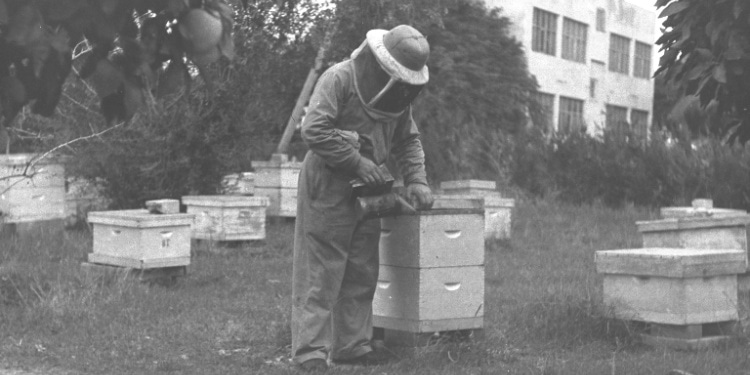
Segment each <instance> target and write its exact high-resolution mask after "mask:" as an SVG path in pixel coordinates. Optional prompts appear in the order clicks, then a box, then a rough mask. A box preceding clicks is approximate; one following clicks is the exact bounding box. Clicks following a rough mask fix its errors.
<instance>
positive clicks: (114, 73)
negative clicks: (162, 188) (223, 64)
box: [0, 0, 234, 125]
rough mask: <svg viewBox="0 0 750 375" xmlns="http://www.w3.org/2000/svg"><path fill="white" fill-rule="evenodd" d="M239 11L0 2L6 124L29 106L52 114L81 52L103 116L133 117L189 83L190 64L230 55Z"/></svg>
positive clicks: (0, 87)
mask: <svg viewBox="0 0 750 375" xmlns="http://www.w3.org/2000/svg"><path fill="white" fill-rule="evenodd" d="M233 14H234V10H233V8H232V7H230V6H229V5H227V4H226V3H225V2H224V1H223V0H0V113H1V114H2V115H1V116H2V118H3V119H4V121H3V124H4V125H7V124H8V123H10V121H12V120H13V119H14V118H15V116H16V115H17V114H18V112H19V111H20V110H21V109H22V108H23V107H24V106H26V105H27V104H31V109H32V112H33V113H37V114H41V115H44V116H51V115H52V114H53V113H54V111H55V108H56V107H57V104H58V102H59V99H60V95H61V93H62V86H63V83H64V82H65V80H66V78H67V77H68V75H69V73H70V71H71V69H72V67H73V64H72V55H73V53H82V51H81V50H82V49H83V50H85V51H88V52H87V57H86V60H85V62H84V63H83V64H82V66H80V71H79V72H78V73H79V75H80V77H81V78H84V79H88V80H89V81H90V84H91V85H92V86H93V87H94V88H95V90H96V91H97V94H98V95H99V97H100V99H101V101H100V111H101V113H102V114H103V115H104V117H105V118H106V119H107V120H108V121H109V122H114V121H122V120H127V119H129V118H130V117H132V115H133V114H134V113H135V112H136V111H137V110H138V109H139V108H140V107H141V106H142V105H143V104H144V103H145V101H146V98H147V96H149V95H154V96H159V97H160V96H164V95H168V94H170V93H173V92H174V91H176V90H178V89H179V88H180V87H182V86H183V85H185V84H186V83H188V82H189V81H190V77H189V73H188V66H187V65H186V62H187V61H190V62H192V63H193V64H195V65H197V66H199V67H202V66H205V65H206V64H209V63H211V62H214V61H216V60H218V59H219V57H220V56H222V55H223V56H226V57H229V58H232V57H233V56H234V43H233V40H232V37H231V32H232V26H233V25H232V24H233ZM84 41H85V42H84ZM82 42H84V43H82ZM84 46H85V47H84Z"/></svg>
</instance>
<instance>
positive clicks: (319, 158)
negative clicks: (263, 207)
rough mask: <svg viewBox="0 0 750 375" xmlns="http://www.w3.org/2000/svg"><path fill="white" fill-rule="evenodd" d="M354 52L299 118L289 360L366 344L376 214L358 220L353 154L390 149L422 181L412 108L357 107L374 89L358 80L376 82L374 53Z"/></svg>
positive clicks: (351, 352) (334, 354) (407, 173)
mask: <svg viewBox="0 0 750 375" xmlns="http://www.w3.org/2000/svg"><path fill="white" fill-rule="evenodd" d="M362 48H363V47H360V49H359V50H358V51H359V52H361V50H362ZM364 48H368V47H366V46H365V47H364ZM358 51H355V52H354V53H353V54H352V59H349V60H346V61H344V62H341V63H339V64H337V65H335V66H333V67H331V68H329V69H328V70H327V71H326V72H325V73H323V75H322V76H321V77H320V79H319V80H318V83H317V85H316V87H315V90H314V92H313V95H312V97H311V99H310V104H309V106H308V110H307V113H306V116H305V119H304V122H303V124H302V138H303V139H304V141H305V143H306V144H307V145H308V146H309V149H310V150H309V151H308V152H307V155H306V156H305V160H304V162H303V163H302V171H301V173H300V178H299V191H298V196H297V199H298V201H297V219H296V220H297V221H296V229H295V234H294V275H293V278H294V280H293V281H294V284H293V293H292V298H293V307H292V356H293V360H294V361H295V362H296V363H302V362H305V361H307V360H309V359H313V358H322V359H326V358H328V355H329V354H330V355H331V358H332V359H333V360H347V359H352V358H355V357H359V356H361V355H364V354H366V353H368V352H370V351H371V350H372V348H371V346H370V340H371V339H372V300H373V296H374V294H375V289H376V285H377V280H378V264H379V262H378V255H379V254H378V244H379V241H380V220H378V219H375V220H365V221H357V219H356V217H355V211H354V203H355V197H354V196H353V195H352V188H351V185H350V183H349V181H350V180H351V179H352V178H354V177H356V174H355V171H356V168H357V165H358V163H359V159H360V158H361V157H366V158H369V159H371V160H372V161H373V162H375V164H377V165H381V164H383V163H385V162H386V159H387V158H388V155H389V154H392V155H393V156H394V160H395V161H396V162H397V164H398V167H399V170H400V173H401V175H402V176H403V178H404V185H405V186H408V185H409V184H412V183H418V184H425V185H426V184H427V180H426V174H425V170H424V153H423V151H422V145H421V143H420V141H419V139H418V135H419V133H418V131H417V127H416V124H415V123H414V120H413V118H412V114H411V106H406V109H404V110H403V111H401V112H399V113H388V112H383V111H379V110H376V109H374V108H370V107H368V106H367V105H366V104H364V103H367V102H369V99H371V97H372V96H374V94H373V93H376V92H377V91H378V90H379V88H378V87H366V86H364V85H372V84H373V81H372V80H371V79H369V75H368V74H369V73H368V70H369V69H376V67H375V66H374V65H373V64H375V63H376V60H374V58H373V57H372V55H369V58H364V57H363V56H365V55H362V56H360V55H358ZM365 52H369V51H365ZM362 93H366V94H365V95H367V96H370V97H363V94H362ZM354 132H355V133H356V134H355V133H354Z"/></svg>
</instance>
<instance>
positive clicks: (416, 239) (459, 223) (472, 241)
mask: <svg viewBox="0 0 750 375" xmlns="http://www.w3.org/2000/svg"><path fill="white" fill-rule="evenodd" d="M441 211H447V212H451V213H450V214H439V215H427V214H425V215H401V216H394V217H389V218H384V219H382V220H381V221H380V222H381V229H380V264H382V265H388V266H397V267H414V268H428V267H461V266H474V265H481V264H484V237H483V236H484V235H483V228H484V220H483V218H482V216H481V215H480V214H478V213H477V212H478V211H477V210H464V211H461V210H441Z"/></svg>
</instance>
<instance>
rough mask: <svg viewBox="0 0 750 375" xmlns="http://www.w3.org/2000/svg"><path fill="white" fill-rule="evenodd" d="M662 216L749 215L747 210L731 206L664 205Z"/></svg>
mask: <svg viewBox="0 0 750 375" xmlns="http://www.w3.org/2000/svg"><path fill="white" fill-rule="evenodd" d="M659 211H660V213H661V216H662V217H663V218H666V219H670V218H720V217H732V216H742V215H747V211H743V210H733V209H729V208H703V207H662V208H661V209H660V210H659Z"/></svg>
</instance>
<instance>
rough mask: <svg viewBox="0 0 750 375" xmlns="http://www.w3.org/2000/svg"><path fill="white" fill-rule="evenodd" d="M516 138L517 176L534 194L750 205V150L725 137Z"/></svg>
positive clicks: (531, 134)
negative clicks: (690, 139) (707, 200)
mask: <svg viewBox="0 0 750 375" xmlns="http://www.w3.org/2000/svg"><path fill="white" fill-rule="evenodd" d="M540 134H541V133H539V132H537V131H536V130H530V131H527V132H525V134H523V135H521V136H518V137H515V140H514V141H513V142H510V143H511V144H512V145H513V149H514V151H513V162H512V163H510V164H509V167H510V169H511V171H510V173H509V175H510V176H511V177H512V178H511V182H512V183H513V184H515V185H517V186H519V187H521V188H522V189H523V190H525V191H526V192H528V193H530V194H531V195H534V196H556V197H558V198H560V199H561V200H563V201H565V202H570V203H576V204H582V203H594V202H598V201H600V202H602V203H604V204H606V205H607V206H610V207H621V206H623V205H629V204H635V205H641V206H651V207H659V206H668V205H689V204H690V202H691V201H692V200H693V199H695V198H711V199H713V200H714V203H715V204H716V205H717V206H720V207H730V208H742V209H748V208H750V191H748V189H749V187H748V186H750V170H749V168H750V164H749V163H750V149H748V147H744V146H741V145H728V144H725V143H723V142H722V141H721V140H719V139H715V138H707V139H703V140H701V141H699V142H685V141H680V140H675V139H673V138H670V137H668V136H666V135H664V134H659V133H655V134H653V135H652V137H651V139H650V141H648V142H641V141H638V140H637V139H635V138H633V137H629V136H625V137H623V136H616V135H614V134H608V133H605V134H604V136H602V137H594V136H592V135H589V134H586V133H574V134H570V135H564V136H563V135H553V136H551V137H549V138H547V137H544V136H542V135H540Z"/></svg>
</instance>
